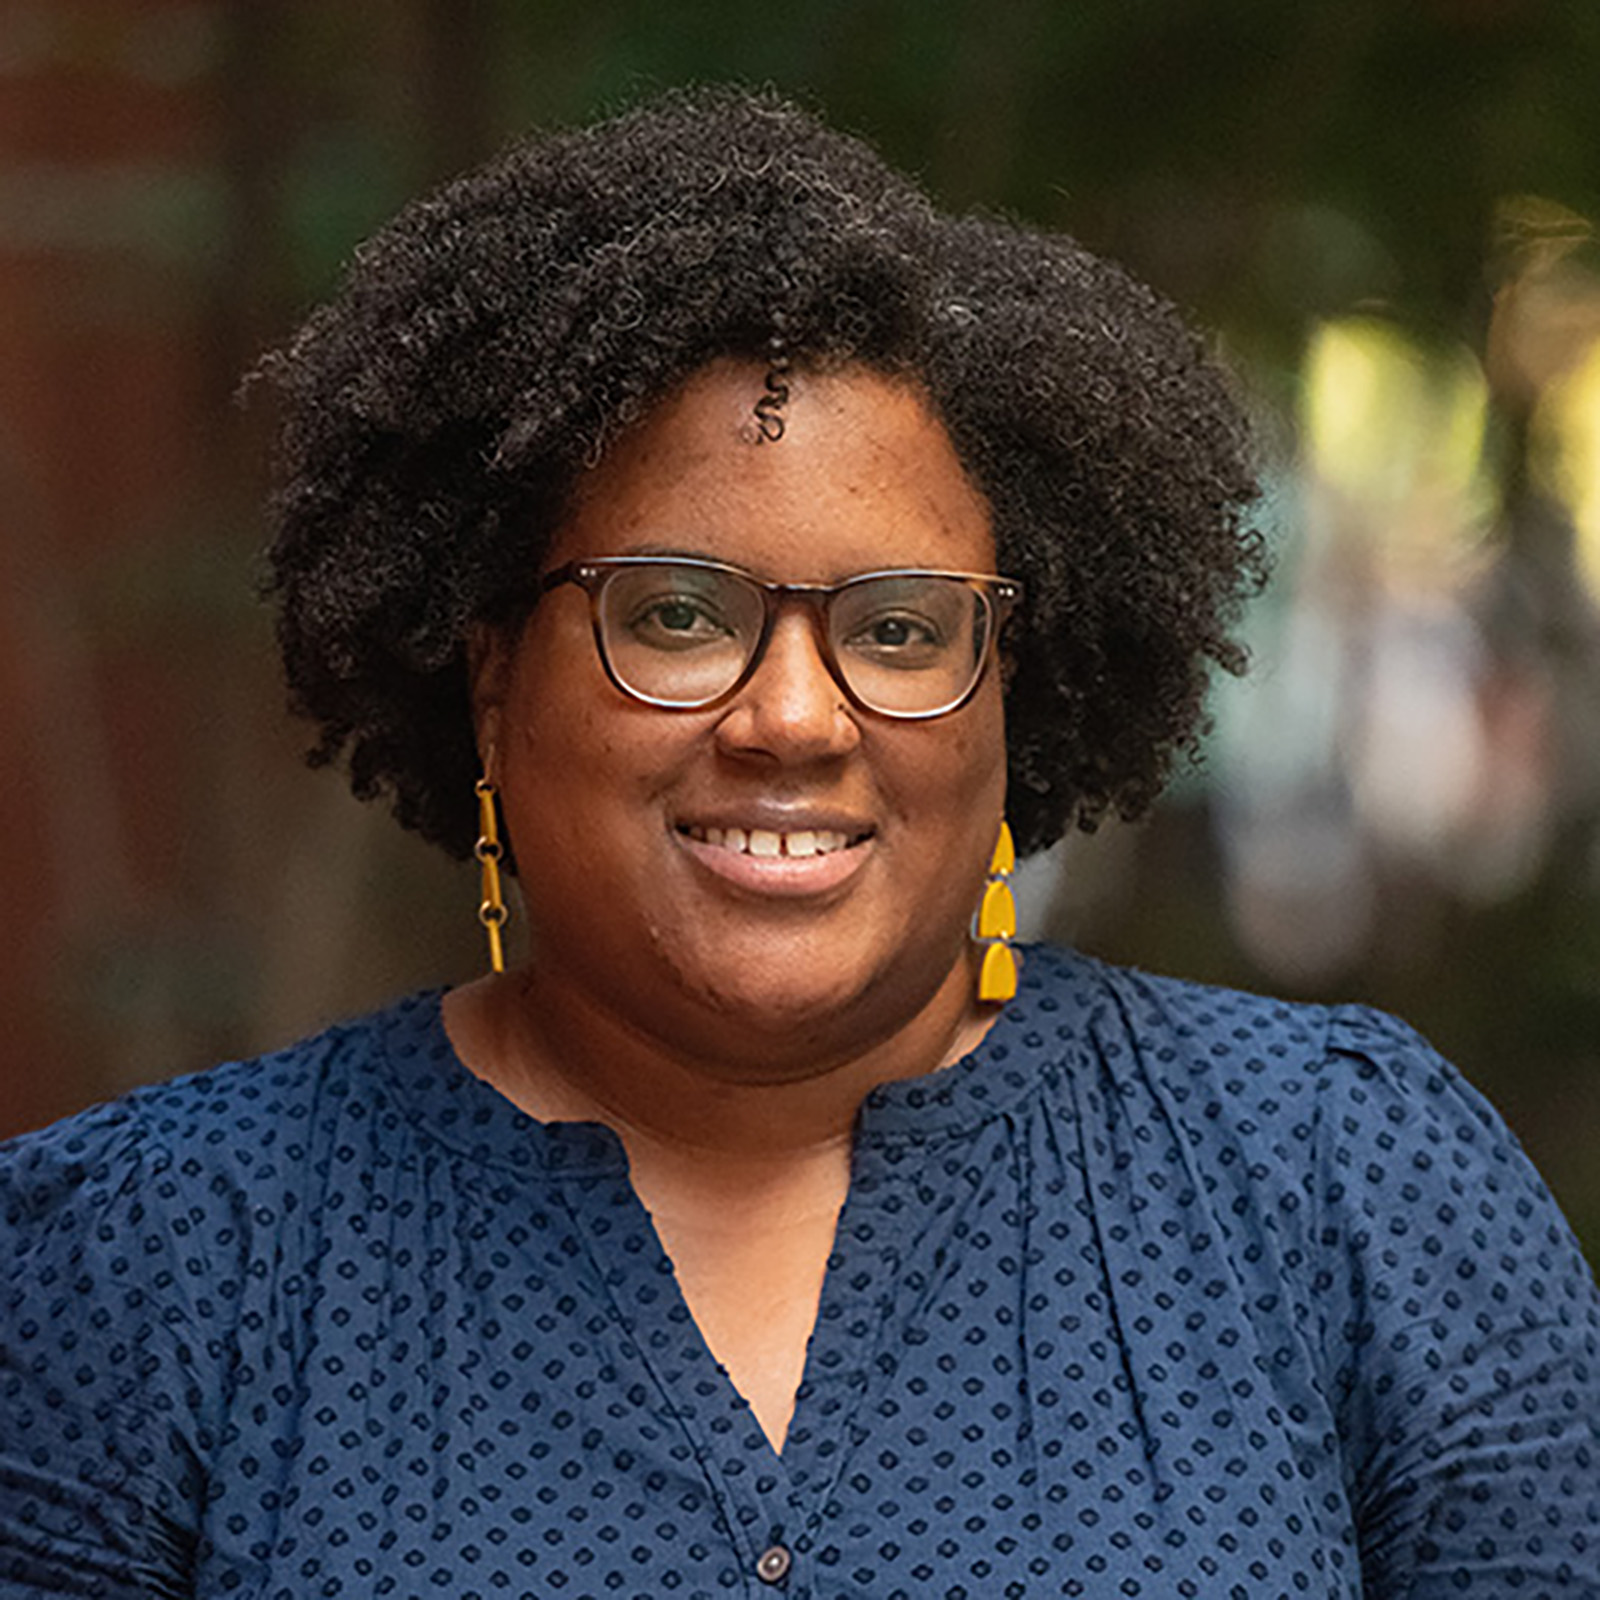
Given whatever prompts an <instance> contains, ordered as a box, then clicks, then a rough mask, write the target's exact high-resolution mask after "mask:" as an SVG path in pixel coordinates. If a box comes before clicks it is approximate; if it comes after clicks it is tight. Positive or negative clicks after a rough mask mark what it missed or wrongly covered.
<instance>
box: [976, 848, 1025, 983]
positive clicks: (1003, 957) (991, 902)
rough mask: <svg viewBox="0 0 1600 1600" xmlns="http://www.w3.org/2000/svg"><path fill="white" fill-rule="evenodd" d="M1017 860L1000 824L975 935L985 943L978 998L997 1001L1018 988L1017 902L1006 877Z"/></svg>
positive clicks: (1009, 874)
mask: <svg viewBox="0 0 1600 1600" xmlns="http://www.w3.org/2000/svg"><path fill="white" fill-rule="evenodd" d="M1016 864H1017V852H1016V847H1015V846H1014V845H1013V844H1012V842H1011V829H1010V826H1009V825H1008V824H1007V823H1005V822H1002V823H1001V824H1000V837H999V839H998V840H997V841H996V842H995V847H994V855H993V856H992V857H991V858H990V860H989V881H988V883H987V884H985V885H984V890H983V900H982V902H981V904H980V905H979V907H978V917H977V927H976V930H975V937H976V938H977V940H978V942H979V943H980V944H982V945H983V946H984V951H983V965H982V967H981V968H979V971H978V998H979V999H980V1000H985V1001H991V1002H994V1003H997V1004H998V1003H999V1002H1001V1001H1005V1000H1010V999H1011V998H1012V997H1013V996H1014V995H1015V994H1016V992H1017V958H1016V956H1015V955H1013V954H1012V951H1011V941H1012V939H1014V938H1015V937H1016V932H1017V902H1016V900H1015V899H1014V898H1013V897H1012V894H1011V885H1010V884H1009V883H1007V882H1006V879H1007V878H1009V877H1010V876H1011V873H1012V869H1013V868H1014V867H1015V866H1016Z"/></svg>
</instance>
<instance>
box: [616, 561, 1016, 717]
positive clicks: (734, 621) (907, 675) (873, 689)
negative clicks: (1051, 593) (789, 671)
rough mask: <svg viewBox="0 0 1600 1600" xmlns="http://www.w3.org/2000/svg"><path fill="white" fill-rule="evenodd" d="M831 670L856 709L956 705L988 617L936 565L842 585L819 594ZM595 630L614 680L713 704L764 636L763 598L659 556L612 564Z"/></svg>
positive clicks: (735, 578) (752, 589) (977, 665)
mask: <svg viewBox="0 0 1600 1600" xmlns="http://www.w3.org/2000/svg"><path fill="white" fill-rule="evenodd" d="M824 615H825V617H826V624H827V640H828V647H829V650H830V653H831V654H832V657H833V660H834V663H835V665H836V668H837V670H838V672H839V674H840V676H841V677H842V678H843V680H844V682H845V684H846V686H847V687H848V688H849V690H850V692H851V693H852V694H853V695H854V696H855V697H856V698H857V699H858V700H859V701H860V702H861V703H862V704H863V705H865V706H868V707H870V708H872V709H873V710H875V711H881V712H885V713H887V714H889V715H891V716H894V715H899V716H919V715H926V714H928V713H929V712H933V711H938V710H942V709H944V708H946V707H948V706H951V705H954V704H955V703H956V702H957V701H959V700H961V699H962V697H963V696H965V695H966V693H967V692H968V690H970V689H971V687H972V685H973V682H974V681H975V679H976V678H977V675H978V673H979V672H980V671H981V670H982V667H983V659H984V651H985V649H986V647H987V645H988V642H989V627H990V614H989V606H988V602H987V600H986V599H985V597H984V595H983V594H982V592H981V591H980V590H978V589H975V588H973V587H972V586H971V585H969V584H968V583H967V582H966V581H964V580H963V579H961V578H957V577H951V576H948V575H943V574H938V573H910V574H885V575H883V576H873V577H867V578H864V579H862V580H860V581H858V582H853V583H848V584H846V585H845V586H843V587H842V588H840V589H838V590H836V591H835V592H834V593H832V594H831V595H829V596H828V597H827V598H826V599H825V601H824ZM599 618H600V634H601V641H602V644H603V647H604V649H605V652H606V656H607V659H608V661H609V662H610V666H611V670H612V672H613V673H614V675H615V676H616V677H617V679H618V680H619V681H620V682H621V683H622V685H623V686H624V687H625V688H627V689H629V690H631V691H632V692H633V693H635V694H637V695H641V696H643V697H644V698H645V699H648V700H653V701H656V702H658V703H660V704H665V705H677V706H693V705H701V704H705V703H707V702H709V701H712V700H715V699H716V698H717V697H718V696H719V695H722V694H725V693H727V691H728V690H729V689H731V688H732V687H733V685H734V684H735V683H737V682H738V681H739V678H740V676H741V674H742V673H743V672H744V670H745V668H746V667H747V666H748V665H749V663H750V659H751V657H752V656H753V655H754V653H755V651H756V649H757V648H758V646H759V645H760V643H761V634H762V629H763V627H764V624H765V619H766V600H765V597H764V595H763V593H762V591H761V589H760V588H759V587H758V586H757V585H755V584H753V583H751V582H749V581H748V580H746V579H744V578H742V577H740V576H739V575H738V574H737V573H732V572H723V571H719V570H716V569H714V568H711V569H708V568H703V567H693V566H678V565H674V564H672V563H668V562H662V563H654V562H652V563H649V564H641V565H639V566H629V567H619V568H614V569H613V570H612V571H611V572H609V573H608V574H607V575H606V579H605V582H604V584H603V586H602V588H601V591H600V603H599Z"/></svg>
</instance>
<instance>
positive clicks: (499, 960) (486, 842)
mask: <svg viewBox="0 0 1600 1600" xmlns="http://www.w3.org/2000/svg"><path fill="white" fill-rule="evenodd" d="M497 792H498V791H497V790H496V789H495V786H494V785H493V784H492V783H491V782H490V781H489V779H488V778H487V777H482V778H479V779H478V783H477V795H478V842H477V844H476V845H474V846H473V850H472V853H473V854H474V855H475V856H476V857H477V858H478V862H479V865H480V866H481V867H482V869H483V899H482V901H481V903H480V904H479V906H478V921H479V922H481V923H482V924H483V928H484V932H485V933H487V934H488V936H489V965H490V967H491V968H493V970H494V971H496V972H504V971H505V970H506V953H505V946H504V944H503V943H502V942H501V938H500V930H501V929H502V928H503V927H504V926H505V922H506V903H505V900H504V899H503V898H502V897H501V893H500V858H501V857H502V856H503V855H504V854H505V852H504V850H503V849H502V848H501V845H500V828H499V823H498V820H497V818H496V816H495V809H494V802H495V795H496V793H497Z"/></svg>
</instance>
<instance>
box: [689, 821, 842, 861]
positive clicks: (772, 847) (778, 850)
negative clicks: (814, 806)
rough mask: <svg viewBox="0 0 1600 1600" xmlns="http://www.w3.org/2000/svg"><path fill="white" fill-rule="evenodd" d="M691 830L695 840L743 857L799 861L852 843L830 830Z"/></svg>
mask: <svg viewBox="0 0 1600 1600" xmlns="http://www.w3.org/2000/svg"><path fill="white" fill-rule="evenodd" d="M688 831H689V834H690V836H691V837H692V838H696V839H700V840H703V841H704V842H705V843H706V844H709V845H715V846H716V847H717V848H718V849H720V850H734V851H737V852H738V853H739V854H740V855H750V856H760V857H762V858H763V859H765V860H772V859H774V858H776V857H779V856H787V857H789V859H790V860H797V859H799V858H801V857H806V856H826V855H832V854H833V852H834V851H835V850H843V849H844V848H845V847H846V846H847V845H848V844H849V843H850V840H849V839H848V837H846V835H844V834H842V833H837V832H835V831H833V830H832V829H828V828H817V829H812V828H797V829H796V830H795V831H794V832H793V833H775V832H774V831H772V830H771V829H769V828H750V829H748V830H746V829H744V828H690V829H689V830H688Z"/></svg>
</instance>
